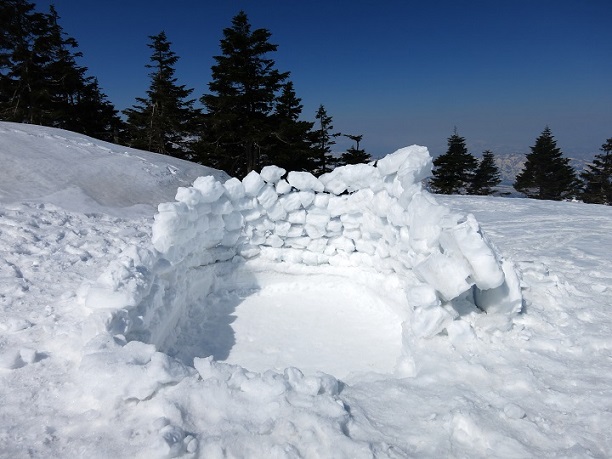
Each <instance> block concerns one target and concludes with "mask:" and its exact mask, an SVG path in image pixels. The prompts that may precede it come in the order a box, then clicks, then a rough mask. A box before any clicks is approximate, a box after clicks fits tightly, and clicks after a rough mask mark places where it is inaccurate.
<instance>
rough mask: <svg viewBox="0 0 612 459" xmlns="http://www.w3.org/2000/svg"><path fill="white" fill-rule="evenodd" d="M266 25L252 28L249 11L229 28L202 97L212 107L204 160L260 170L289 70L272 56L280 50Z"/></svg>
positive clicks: (236, 171) (236, 170) (233, 169)
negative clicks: (281, 67) (282, 69)
mask: <svg viewBox="0 0 612 459" xmlns="http://www.w3.org/2000/svg"><path fill="white" fill-rule="evenodd" d="M270 36H271V33H270V32H269V31H268V30H266V29H255V30H251V25H250V23H249V20H248V17H247V15H246V13H245V12H244V11H241V12H240V13H238V14H237V15H236V16H235V17H234V18H233V19H232V26H231V27H229V28H226V29H224V30H223V38H222V40H221V53H222V54H221V55H219V56H215V57H214V59H215V61H216V64H215V65H213V66H212V81H211V82H210V83H209V85H208V87H209V90H210V94H205V95H204V96H203V97H202V98H201V101H202V103H203V104H204V106H205V107H206V111H207V114H206V121H205V131H204V133H203V135H202V141H201V142H200V144H199V159H200V160H201V161H202V162H204V163H205V164H208V165H211V166H213V167H217V168H219V169H222V170H224V171H225V172H227V173H229V174H230V175H233V176H238V177H243V176H245V175H246V174H247V173H249V172H250V171H252V170H255V169H259V168H260V167H261V165H262V163H263V161H262V159H263V158H265V157H266V154H267V153H268V152H269V150H270V144H271V136H272V135H273V133H274V132H275V131H276V126H275V121H276V120H275V118H274V116H273V114H274V108H275V105H276V102H277V97H278V92H279V91H280V90H281V89H282V87H283V84H284V82H285V80H287V78H288V76H289V73H288V72H285V73H281V72H279V71H278V70H276V69H275V68H274V67H275V62H274V60H272V59H270V58H269V57H268V55H269V54H270V53H272V52H274V51H276V49H277V47H278V46H277V45H275V44H272V43H270V42H269V39H270Z"/></svg>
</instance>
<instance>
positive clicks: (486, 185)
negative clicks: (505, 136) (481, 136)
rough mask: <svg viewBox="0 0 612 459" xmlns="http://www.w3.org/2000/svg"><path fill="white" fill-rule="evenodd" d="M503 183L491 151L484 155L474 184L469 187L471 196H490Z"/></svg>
mask: <svg viewBox="0 0 612 459" xmlns="http://www.w3.org/2000/svg"><path fill="white" fill-rule="evenodd" d="M500 182H501V175H500V172H499V168H498V167H497V165H496V164H495V156H494V155H493V153H492V152H491V151H489V150H486V151H485V152H484V153H483V154H482V159H481V160H480V162H479V163H478V167H477V168H476V172H475V173H474V176H473V178H472V182H471V183H470V185H469V187H468V192H469V194H478V195H490V194H492V193H493V188H494V187H496V186H497V185H499V184H500Z"/></svg>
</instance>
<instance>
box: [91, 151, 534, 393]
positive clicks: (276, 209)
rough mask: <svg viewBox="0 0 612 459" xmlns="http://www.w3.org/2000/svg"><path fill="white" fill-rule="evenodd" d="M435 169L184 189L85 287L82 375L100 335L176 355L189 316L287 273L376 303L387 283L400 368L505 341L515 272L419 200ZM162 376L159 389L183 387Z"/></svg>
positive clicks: (413, 154)
mask: <svg viewBox="0 0 612 459" xmlns="http://www.w3.org/2000/svg"><path fill="white" fill-rule="evenodd" d="M430 168H431V159H430V157H429V154H428V151H427V149H426V148H424V147H419V146H412V147H407V148H404V149H401V150H399V151H397V152H395V153H393V154H391V155H388V156H386V157H385V158H383V159H381V160H379V161H378V162H377V163H376V164H375V165H374V164H369V165H366V164H360V165H352V166H345V167H340V168H337V169H336V170H334V171H333V172H331V173H329V174H325V175H323V176H321V177H320V178H316V177H314V176H313V175H311V174H308V173H304V172H289V173H288V174H286V179H285V178H282V177H284V176H285V171H284V170H283V169H280V168H278V167H274V166H268V167H265V168H264V169H263V170H262V171H261V173H256V172H251V173H250V174H248V175H247V176H246V177H245V178H244V179H243V180H242V181H240V180H238V179H236V178H232V179H229V180H227V181H226V182H225V183H222V182H220V181H218V180H216V179H215V178H214V177H211V176H207V177H200V178H198V179H197V180H195V182H194V183H193V186H191V187H189V188H179V189H178V192H177V194H176V201H175V202H171V203H163V204H160V205H159V212H158V213H157V214H156V216H155V222H154V224H153V232H152V245H151V247H150V248H148V249H147V248H142V247H141V248H136V247H133V248H131V249H130V250H126V251H125V252H124V253H123V254H122V255H121V256H120V257H119V259H118V260H116V261H115V262H113V263H112V264H111V265H110V266H109V267H108V269H107V270H106V271H105V272H104V273H103V274H102V275H101V276H100V277H99V278H98V280H97V281H96V282H95V283H94V284H93V285H91V286H90V287H89V290H88V292H87V294H86V299H85V305H86V306H87V307H88V308H90V309H91V310H93V311H95V313H94V314H93V315H92V320H91V322H90V327H89V328H88V329H87V330H88V333H89V339H92V338H93V339H92V341H91V342H90V345H89V346H88V347H87V351H86V352H87V354H88V356H89V357H86V359H85V361H87V360H88V359H98V358H100V352H101V353H102V354H103V355H106V354H107V346H108V338H106V339H102V338H101V336H103V335H104V334H108V335H110V336H121V339H122V340H123V339H124V340H126V341H127V342H128V345H130V346H134V345H133V344H131V343H130V342H133V341H141V342H145V343H149V344H153V345H154V346H155V347H156V349H159V350H162V351H171V350H172V349H173V345H174V343H175V342H176V340H177V339H178V336H179V335H180V334H181V333H185V329H186V328H188V327H189V326H190V325H189V323H188V322H189V319H188V318H189V317H190V314H189V312H190V311H191V310H193V309H194V308H207V302H210V299H211V298H212V296H214V295H215V294H216V293H218V292H219V291H228V290H231V289H232V288H234V289H235V288H239V287H242V288H244V287H249V286H250V287H256V286H257V285H258V278H259V276H261V275H262V273H265V272H266V271H270V270H275V269H276V270H281V271H290V270H291V269H290V267H291V266H304V265H306V266H310V267H314V268H316V269H323V268H325V269H328V272H330V271H329V270H330V269H331V270H332V271H333V273H334V274H335V275H339V276H345V277H347V278H356V274H355V273H356V272H358V273H363V272H370V273H372V276H370V280H368V276H361V277H360V281H359V282H362V283H365V284H368V283H370V284H372V285H370V286H371V287H372V288H373V289H376V288H378V289H380V285H378V286H377V285H374V284H375V283H376V282H380V279H379V278H377V277H376V276H375V275H374V274H375V273H382V274H384V275H385V276H387V277H388V278H391V279H394V280H395V284H393V286H394V287H392V288H395V289H397V290H398V291H399V292H400V296H401V298H402V301H401V303H402V304H400V305H399V307H397V306H396V308H395V309H396V312H397V314H398V321H401V322H404V335H405V336H404V339H403V343H404V344H403V346H404V348H405V349H403V354H404V356H405V357H407V358H408V359H409V355H410V349H409V346H410V344H409V343H410V342H411V340H414V339H419V338H427V337H431V336H434V335H436V334H439V333H441V332H446V333H448V335H449V337H450V339H455V338H457V337H458V336H463V335H464V334H465V333H469V330H470V328H471V322H472V321H473V320H474V317H476V316H478V315H479V314H482V313H487V314H489V315H491V314H494V315H497V316H499V317H500V318H502V319H503V320H501V321H498V322H497V323H498V326H499V324H501V326H502V327H504V326H506V327H507V325H508V324H509V321H510V320H511V318H512V316H513V315H515V314H516V313H518V312H519V311H520V309H521V304H522V297H521V292H520V287H519V282H518V278H517V275H516V273H515V272H514V269H513V267H512V264H511V263H509V262H508V261H505V260H504V259H503V257H502V256H501V255H500V254H499V252H498V251H497V250H496V249H495V248H494V247H493V246H492V244H491V243H490V242H489V241H488V240H487V238H486V237H485V236H484V234H483V233H482V231H481V229H480V227H479V225H478V223H477V222H476V220H475V219H474V217H473V216H471V215H467V216H464V215H461V214H457V213H453V212H451V211H449V210H448V209H447V208H445V207H443V206H441V205H438V204H437V203H436V201H435V200H434V199H433V197H432V196H431V195H430V194H429V193H427V192H426V191H424V190H423V189H422V187H421V184H420V183H421V181H422V180H423V179H424V178H425V177H426V176H427V175H428V174H429V173H430ZM388 285H391V284H388ZM395 293H396V294H397V292H395ZM98 334H101V335H99V336H97V337H96V335H98ZM94 337H95V338H94ZM95 343H98V344H97V345H96V344H95ZM398 346H401V344H399V343H398ZM122 352H125V348H124V349H123V350H122ZM170 353H172V352H170ZM166 357H167V356H166ZM166 357H164V359H165V358H166ZM198 357H206V355H203V356H198ZM164 362H165V363H164V364H163V365H162V367H164V368H166V367H168V368H170V366H169V364H168V362H167V361H166V360H164ZM185 363H186V364H188V365H191V364H192V362H185ZM398 365H399V366H402V363H401V362H400V363H398ZM86 366H87V365H86ZM93 366H95V367H96V368H99V366H100V365H99V362H98V363H96V365H93ZM404 366H405V365H404ZM182 372H183V370H180V371H179V377H180V376H181V375H182V374H183V373H182ZM157 373H158V374H159V375H160V380H159V384H165V383H167V379H168V378H169V379H170V380H172V379H173V378H175V377H177V376H176V375H171V374H170V373H172V371H170V370H169V373H168V374H165V373H164V372H157ZM151 390H154V388H151ZM147 393H148V392H147Z"/></svg>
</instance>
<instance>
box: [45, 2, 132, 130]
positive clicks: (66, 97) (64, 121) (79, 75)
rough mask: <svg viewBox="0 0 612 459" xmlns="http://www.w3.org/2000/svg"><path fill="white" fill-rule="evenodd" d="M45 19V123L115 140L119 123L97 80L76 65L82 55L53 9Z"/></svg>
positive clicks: (119, 126)
mask: <svg viewBox="0 0 612 459" xmlns="http://www.w3.org/2000/svg"><path fill="white" fill-rule="evenodd" d="M45 17H46V20H47V27H46V30H45V33H44V34H43V36H42V40H41V42H42V43H43V46H44V54H45V56H46V57H47V60H48V64H47V65H46V67H45V70H46V72H45V73H46V77H47V79H48V82H49V84H48V93H49V100H48V104H49V106H48V110H47V112H48V113H49V116H48V119H47V123H45V124H48V125H50V126H54V127H59V128H62V129H67V130H70V131H74V132H80V133H83V134H87V135H90V136H92V137H96V138H98V139H102V140H108V141H117V140H118V139H117V131H118V130H119V129H120V128H121V126H122V121H121V120H120V118H119V116H118V113H117V111H116V110H115V108H114V107H113V105H112V104H111V103H110V102H109V101H108V100H107V98H106V95H105V94H103V93H102V91H101V90H100V87H99V85H98V80H97V79H96V78H94V77H90V76H87V75H86V73H87V68H86V67H82V66H80V65H78V63H77V58H80V57H82V53H81V52H77V51H76V49H77V48H78V43H77V41H76V40H75V39H74V38H71V37H68V36H66V34H65V33H64V31H63V29H62V27H61V26H60V25H59V15H58V14H57V11H56V10H55V8H54V7H53V6H51V7H50V10H49V14H47V15H45Z"/></svg>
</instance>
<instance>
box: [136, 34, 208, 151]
mask: <svg viewBox="0 0 612 459" xmlns="http://www.w3.org/2000/svg"><path fill="white" fill-rule="evenodd" d="M149 38H150V39H151V43H150V44H148V45H147V46H148V47H149V48H151V49H152V50H153V53H152V54H151V58H150V60H151V64H147V65H146V67H147V68H149V69H151V73H150V74H149V76H150V78H151V84H150V86H149V89H148V90H147V97H137V98H136V101H137V104H135V105H134V106H133V107H132V108H128V109H127V110H124V113H125V114H126V115H127V133H128V137H129V142H128V143H129V145H130V146H132V147H134V148H141V149H144V150H148V151H153V152H156V153H162V154H166V155H172V156H177V157H180V158H184V159H189V158H190V157H191V153H190V146H191V142H192V140H193V139H191V138H190V135H191V134H192V132H193V130H194V121H195V120H196V119H197V118H198V116H199V112H198V111H197V110H196V109H195V108H194V107H193V104H194V102H195V100H188V99H187V97H189V95H190V94H191V93H192V92H193V89H187V88H186V87H185V86H184V85H179V84H177V78H175V76H174V73H175V69H174V65H175V64H176V62H177V61H178V59H179V58H178V56H177V55H176V54H175V53H174V52H173V51H172V50H171V49H170V46H171V44H172V43H171V42H169V41H168V38H167V37H166V34H165V32H160V33H159V34H157V35H152V36H149Z"/></svg>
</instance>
